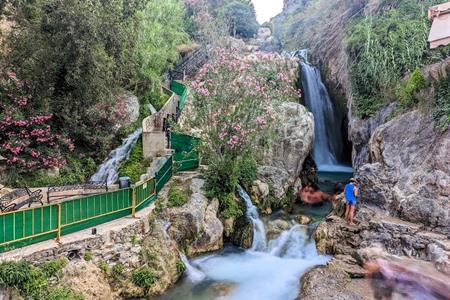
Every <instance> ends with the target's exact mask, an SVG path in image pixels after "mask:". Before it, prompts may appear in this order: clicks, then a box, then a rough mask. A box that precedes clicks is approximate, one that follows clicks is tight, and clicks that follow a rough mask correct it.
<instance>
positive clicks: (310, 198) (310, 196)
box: [298, 183, 334, 204]
mask: <svg viewBox="0 0 450 300" xmlns="http://www.w3.org/2000/svg"><path fill="white" fill-rule="evenodd" d="M298 196H299V198H300V199H301V201H302V202H304V203H307V204H319V203H322V202H324V201H333V200H334V197H333V195H329V194H327V193H324V192H322V191H320V190H319V187H318V186H317V185H316V184H314V183H308V184H306V186H305V187H304V188H302V189H301V190H300V191H299V194H298Z"/></svg>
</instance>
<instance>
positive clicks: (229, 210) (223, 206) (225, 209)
mask: <svg viewBox="0 0 450 300" xmlns="http://www.w3.org/2000/svg"><path fill="white" fill-rule="evenodd" d="M219 202H220V211H221V215H222V217H224V218H225V219H228V218H239V217H241V216H243V215H244V211H243V210H242V208H241V207H240V206H239V204H238V203H237V201H236V198H235V196H234V193H230V194H228V195H225V196H222V197H221V198H219Z"/></svg>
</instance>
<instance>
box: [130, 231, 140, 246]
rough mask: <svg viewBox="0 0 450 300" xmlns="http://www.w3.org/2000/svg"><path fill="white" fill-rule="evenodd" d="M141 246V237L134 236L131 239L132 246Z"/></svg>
mask: <svg viewBox="0 0 450 300" xmlns="http://www.w3.org/2000/svg"><path fill="white" fill-rule="evenodd" d="M140 244H141V240H140V239H139V237H138V236H137V235H135V234H134V235H133V236H132V237H131V245H133V246H136V245H140Z"/></svg>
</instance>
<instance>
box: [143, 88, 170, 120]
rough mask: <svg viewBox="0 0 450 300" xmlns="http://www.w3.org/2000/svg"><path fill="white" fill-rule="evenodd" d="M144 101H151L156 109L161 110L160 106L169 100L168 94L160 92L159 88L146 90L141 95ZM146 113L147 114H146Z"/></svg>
mask: <svg viewBox="0 0 450 300" xmlns="http://www.w3.org/2000/svg"><path fill="white" fill-rule="evenodd" d="M141 98H142V99H143V101H145V102H146V103H151V104H152V105H153V107H154V108H155V109H156V111H159V110H161V108H162V107H163V106H164V104H166V102H167V100H169V96H168V95H167V94H164V93H162V92H161V90H160V89H154V90H148V91H146V92H145V93H144V94H143V96H142V97H141ZM147 115H148V114H147Z"/></svg>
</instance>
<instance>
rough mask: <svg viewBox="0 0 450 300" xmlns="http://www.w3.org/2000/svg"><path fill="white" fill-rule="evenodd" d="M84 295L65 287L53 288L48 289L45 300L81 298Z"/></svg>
mask: <svg viewBox="0 0 450 300" xmlns="http://www.w3.org/2000/svg"><path fill="white" fill-rule="evenodd" d="M83 299H84V297H83V296H81V295H78V294H76V293H74V292H72V291H71V290H70V289H68V288H66V287H62V288H55V289H52V290H51V291H50V293H49V294H48V296H47V297H46V300H83Z"/></svg>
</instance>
